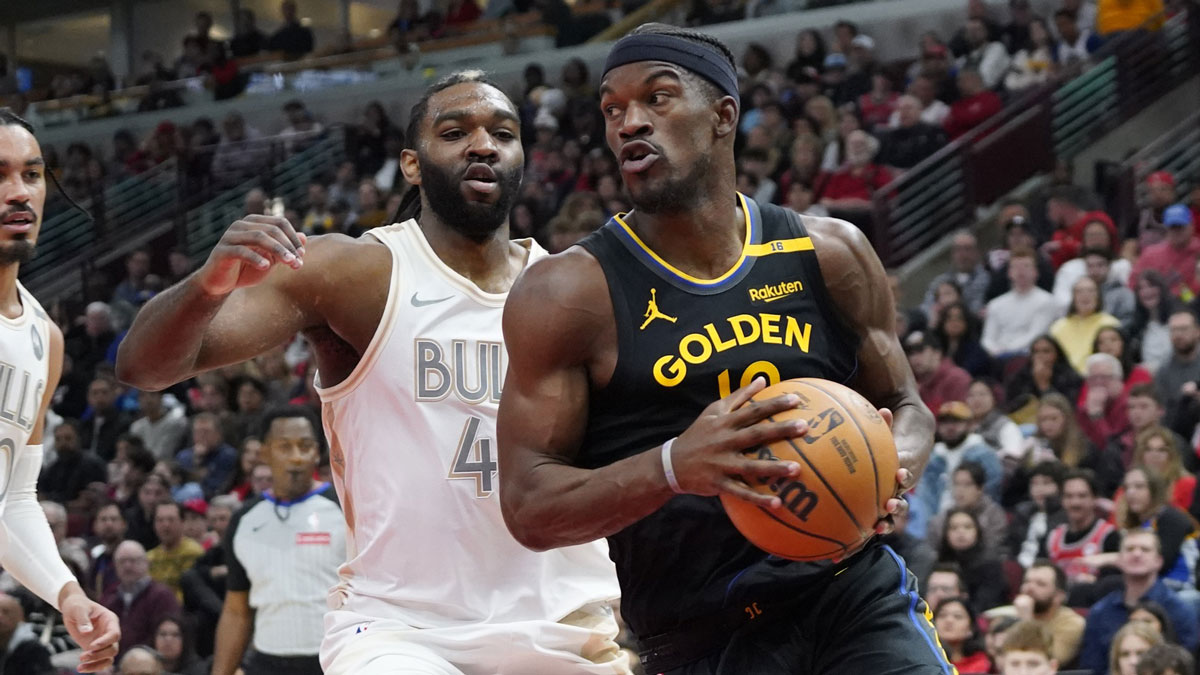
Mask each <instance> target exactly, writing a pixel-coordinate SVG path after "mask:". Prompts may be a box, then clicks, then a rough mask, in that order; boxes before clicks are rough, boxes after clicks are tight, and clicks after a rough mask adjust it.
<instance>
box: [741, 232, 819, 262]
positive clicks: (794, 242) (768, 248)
mask: <svg viewBox="0 0 1200 675" xmlns="http://www.w3.org/2000/svg"><path fill="white" fill-rule="evenodd" d="M811 250H813V243H812V238H810V237H796V238H794V239H776V240H775V241H768V242H765V243H762V244H750V245H749V246H747V247H746V254H747V255H752V256H754V257H756V258H762V257H764V256H768V255H772V254H774V253H795V252H797V251H811Z"/></svg>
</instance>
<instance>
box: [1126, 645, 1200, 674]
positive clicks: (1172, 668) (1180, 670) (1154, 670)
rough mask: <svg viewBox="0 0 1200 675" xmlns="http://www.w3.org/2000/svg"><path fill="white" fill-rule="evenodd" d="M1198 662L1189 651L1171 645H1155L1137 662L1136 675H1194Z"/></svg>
mask: <svg viewBox="0 0 1200 675" xmlns="http://www.w3.org/2000/svg"><path fill="white" fill-rule="evenodd" d="M1195 666H1196V661H1195V659H1193V658H1192V655H1191V654H1189V653H1188V650H1186V649H1184V648H1183V647H1180V646H1179V645H1174V644H1170V643H1165V644H1160V645H1154V646H1153V647H1151V648H1150V649H1147V650H1146V651H1145V652H1143V653H1142V654H1141V655H1140V656H1139V657H1138V660H1137V670H1136V671H1135V673H1136V675H1192V673H1194V672H1195Z"/></svg>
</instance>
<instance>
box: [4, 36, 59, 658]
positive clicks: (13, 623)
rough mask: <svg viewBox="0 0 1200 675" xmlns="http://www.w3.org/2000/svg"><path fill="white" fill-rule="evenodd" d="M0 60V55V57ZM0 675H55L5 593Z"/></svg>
mask: <svg viewBox="0 0 1200 675" xmlns="http://www.w3.org/2000/svg"><path fill="white" fill-rule="evenodd" d="M0 56H2V55H0ZM0 649H2V650H3V651H2V652H0V675H55V673H57V672H58V670H57V669H56V668H55V667H54V665H53V664H52V663H51V662H50V651H49V650H48V649H46V648H45V647H44V646H42V643H41V642H40V641H39V640H38V635H37V634H36V633H34V631H33V627H32V626H30V625H29V624H28V623H26V622H25V608H24V607H23V606H22V605H21V602H20V601H19V600H18V599H17V598H16V597H14V596H12V595H9V594H8V593H0Z"/></svg>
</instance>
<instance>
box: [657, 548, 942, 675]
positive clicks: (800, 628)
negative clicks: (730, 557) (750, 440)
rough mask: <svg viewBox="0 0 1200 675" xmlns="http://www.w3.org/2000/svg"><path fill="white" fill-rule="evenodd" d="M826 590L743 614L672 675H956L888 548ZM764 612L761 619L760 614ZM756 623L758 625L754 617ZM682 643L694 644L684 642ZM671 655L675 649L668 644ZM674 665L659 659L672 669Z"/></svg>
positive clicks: (908, 577) (767, 602)
mask: <svg viewBox="0 0 1200 675" xmlns="http://www.w3.org/2000/svg"><path fill="white" fill-rule="evenodd" d="M848 564H849V566H848V567H846V568H845V569H844V570H842V571H841V572H839V573H837V574H836V576H834V577H832V578H831V579H830V580H829V582H828V583H825V584H817V585H815V586H814V587H813V588H812V589H811V590H810V591H809V592H807V593H805V594H804V597H801V598H796V599H795V601H794V602H793V601H790V600H789V601H787V602H785V603H780V602H779V599H764V600H763V601H762V602H761V603H757V605H758V606H757V607H755V606H753V605H752V606H751V607H749V608H746V609H744V612H745V615H746V617H747V618H746V620H744V621H741V622H740V625H739V626H738V627H736V628H735V629H734V630H733V631H732V633H728V634H727V636H728V639H727V641H725V644H724V646H723V647H718V648H717V650H716V651H714V652H712V653H710V654H709V655H708V656H704V657H702V658H700V659H699V660H694V661H692V662H691V663H687V664H686V665H681V666H679V665H672V666H670V667H667V668H663V669H657V668H655V666H656V659H655V658H653V657H652V658H649V659H648V660H647V659H645V658H644V659H643V660H644V663H645V665H646V666H647V672H648V673H659V672H664V671H665V672H666V674H667V675H745V674H747V673H753V674H754V675H807V674H809V673H811V674H812V675H892V674H894V675H900V674H902V673H903V674H904V675H953V674H954V673H955V672H956V671H955V670H954V668H953V667H952V666H951V665H950V663H949V661H947V660H946V655H945V652H943V651H942V647H941V644H940V643H939V642H938V639H937V635H936V633H935V632H934V629H933V624H932V623H930V619H929V614H928V613H927V612H928V610H927V607H926V605H925V601H924V600H922V599H921V598H920V597H919V596H918V595H917V582H916V577H914V576H913V575H912V573H911V572H909V571H908V570H907V569H906V568H905V566H904V562H903V560H902V559H901V558H900V556H899V555H897V554H896V553H895V552H894V551H892V549H890V548H888V547H886V546H874V547H871V548H870V549H868V550H866V551H863V552H862V553H861V554H859V555H858V556H856V557H855V558H854V559H852V560H850V561H848ZM759 610H761V613H756V612H758V611H759ZM751 616H753V618H750V617H751ZM679 642H680V644H685V643H687V642H688V640H687V639H686V638H684V639H681V640H680V641H679ZM663 651H665V652H670V651H671V649H670V645H664V650H663ZM670 660H671V659H669V658H668V659H666V660H659V661H658V662H659V663H661V664H664V665H666V664H668V663H669V661H670Z"/></svg>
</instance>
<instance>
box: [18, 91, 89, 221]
mask: <svg viewBox="0 0 1200 675" xmlns="http://www.w3.org/2000/svg"><path fill="white" fill-rule="evenodd" d="M5 126H17V127H21V128H22V129H24V130H25V131H28V132H29V134H30V135H31V136H36V134H35V133H34V131H33V125H32V124H30V123H29V122H28V121H27V120H26V119H25V118H23V117H21V116H20V115H18V114H17V113H16V112H15V111H14V110H13V109H12V108H0V127H5ZM46 175H48V176H50V180H51V181H52V182H53V183H54V187H56V188H58V192H59V193H60V194H61V195H62V196H63V197H66V198H67V201H68V202H69V203H70V204H71V206H73V207H75V208H76V209H78V210H79V212H80V213H82V214H83V215H85V216H87V219H88V220H89V221H93V222H94V221H95V220H96V219H95V218H93V217H92V214H91V212H89V211H88V210H87V209H85V208H83V207H82V206H80V205H79V202H77V201H75V200H74V199H73V198H72V197H71V195H69V194H67V191H66V190H64V189H63V188H62V183H59V182H58V176H56V175H55V174H54V172H53V171H51V170H50V169H49V167H47V168H46Z"/></svg>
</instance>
